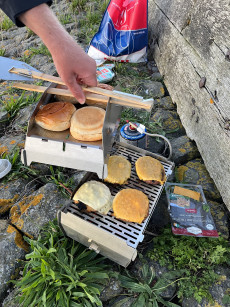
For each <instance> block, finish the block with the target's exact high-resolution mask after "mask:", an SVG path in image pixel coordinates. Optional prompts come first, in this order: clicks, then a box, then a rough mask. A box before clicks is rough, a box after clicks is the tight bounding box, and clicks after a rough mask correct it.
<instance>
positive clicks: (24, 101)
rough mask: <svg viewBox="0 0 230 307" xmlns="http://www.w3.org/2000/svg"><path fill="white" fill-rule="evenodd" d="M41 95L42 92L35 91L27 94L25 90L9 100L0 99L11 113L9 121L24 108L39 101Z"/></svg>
mask: <svg viewBox="0 0 230 307" xmlns="http://www.w3.org/2000/svg"><path fill="white" fill-rule="evenodd" d="M40 97H41V94H40V93H35V92H34V93H32V94H30V95H27V96H25V92H24V91H23V92H22V94H21V96H19V97H10V99H9V100H0V101H1V102H2V103H3V108H4V110H6V111H7V113H8V115H9V117H8V121H11V120H12V119H13V118H14V117H15V116H16V115H17V113H18V112H19V111H20V110H21V109H22V108H25V107H26V106H29V105H30V104H32V103H35V102H37V101H38V100H39V98H40Z"/></svg>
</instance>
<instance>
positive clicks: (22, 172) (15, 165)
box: [1, 146, 37, 182]
mask: <svg viewBox="0 0 230 307" xmlns="http://www.w3.org/2000/svg"><path fill="white" fill-rule="evenodd" d="M1 158H2V159H7V160H9V161H10V163H11V165H12V168H11V171H10V173H9V174H8V175H7V176H6V177H4V179H3V182H8V181H11V180H14V179H18V178H26V179H27V178H29V177H31V176H37V172H36V171H35V170H33V169H31V168H30V167H27V166H25V165H23V164H22V162H21V158H20V148H18V147H16V146H15V147H14V148H13V149H12V150H11V152H10V153H7V152H4V153H3V154H2V155H1Z"/></svg>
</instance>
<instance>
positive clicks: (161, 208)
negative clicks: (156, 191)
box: [147, 194, 170, 234]
mask: <svg viewBox="0 0 230 307" xmlns="http://www.w3.org/2000/svg"><path fill="white" fill-rule="evenodd" d="M168 224H170V216H169V212H168V201H167V197H166V194H161V196H160V199H159V201H158V203H157V205H156V208H155V210H154V212H153V215H152V217H151V219H150V221H149V223H148V226H147V231H150V232H153V233H157V234H158V233H160V232H161V230H162V228H164V227H165V226H166V225H168ZM147 233H148V232H147Z"/></svg>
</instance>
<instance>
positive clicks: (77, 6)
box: [70, 0, 88, 13]
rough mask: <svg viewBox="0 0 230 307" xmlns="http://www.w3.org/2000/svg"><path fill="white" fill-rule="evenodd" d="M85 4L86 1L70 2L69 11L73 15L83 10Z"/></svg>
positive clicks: (76, 0) (74, 0)
mask: <svg viewBox="0 0 230 307" xmlns="http://www.w3.org/2000/svg"><path fill="white" fill-rule="evenodd" d="M87 2H88V1H87V0H73V1H71V5H70V9H71V11H72V12H73V13H74V12H79V11H82V10H84V9H85V5H86V3H87Z"/></svg>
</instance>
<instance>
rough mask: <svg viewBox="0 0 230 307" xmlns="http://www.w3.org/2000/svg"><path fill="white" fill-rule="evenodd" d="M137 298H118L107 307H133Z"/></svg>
mask: <svg viewBox="0 0 230 307" xmlns="http://www.w3.org/2000/svg"><path fill="white" fill-rule="evenodd" d="M134 300H135V298H134V297H132V296H118V297H117V298H116V299H115V300H114V302H112V303H110V304H108V305H105V306H107V307H131V306H132V304H133V303H134Z"/></svg>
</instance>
